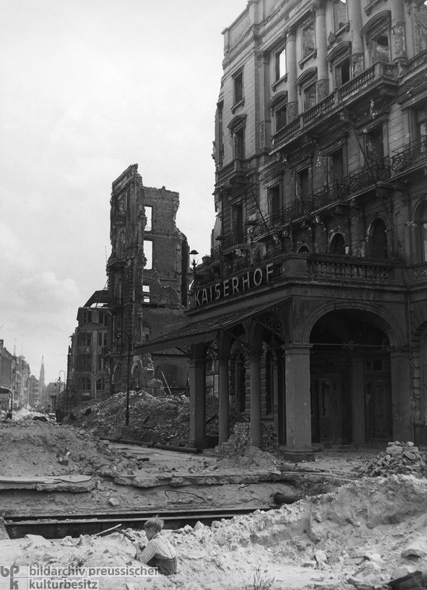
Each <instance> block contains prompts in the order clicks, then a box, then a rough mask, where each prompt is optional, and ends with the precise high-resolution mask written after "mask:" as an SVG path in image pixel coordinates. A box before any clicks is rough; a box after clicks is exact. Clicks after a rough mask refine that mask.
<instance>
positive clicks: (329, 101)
mask: <svg viewBox="0 0 427 590" xmlns="http://www.w3.org/2000/svg"><path fill="white" fill-rule="evenodd" d="M334 99H335V95H334V94H330V95H329V96H327V97H326V98H325V99H324V100H322V101H321V102H319V103H318V104H316V105H314V107H312V108H311V109H309V110H308V111H306V112H305V113H303V114H302V120H303V124H304V126H306V125H308V124H309V123H310V122H311V121H312V120H313V119H315V118H316V117H318V116H319V115H323V114H324V113H325V112H327V111H330V110H331V109H332V108H333V107H334V105H335V100H334Z"/></svg>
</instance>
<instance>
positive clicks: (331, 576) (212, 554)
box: [2, 475, 427, 590]
mask: <svg viewBox="0 0 427 590" xmlns="http://www.w3.org/2000/svg"><path fill="white" fill-rule="evenodd" d="M426 509H427V481H426V480H422V479H418V478H415V477H413V476H401V475H400V476H391V477H389V478H375V479H372V478H363V479H361V480H359V481H356V482H353V483H350V484H348V485H345V486H342V487H341V488H340V489H338V490H336V491H334V492H332V493H330V494H326V495H322V496H320V495H319V496H316V497H311V498H307V499H305V500H301V501H300V502H297V503H296V504H293V505H291V506H283V507H282V508H280V509H278V510H271V511H269V512H263V511H257V512H255V513H254V514H252V515H245V516H238V517H235V518H233V519H231V520H222V521H221V522H219V521H215V522H213V523H212V525H211V526H205V525H203V524H202V523H200V522H199V523H197V524H196V525H195V526H194V527H191V526H189V525H187V526H185V527H184V528H182V529H179V530H176V531H165V534H167V535H168V536H169V538H170V539H171V542H172V543H173V544H174V545H175V546H176V548H177V553H178V559H179V571H178V573H177V574H176V575H175V576H172V577H171V578H166V577H163V576H159V578H157V579H155V580H153V579H151V580H144V581H143V580H141V579H135V578H133V579H132V578H121V579H120V580H118V579H117V578H115V579H111V578H110V579H108V578H101V580H100V588H102V589H104V590H110V589H111V590H113V589H114V590H115V589H116V588H117V587H118V586H119V585H120V587H122V586H123V587H125V584H124V582H125V581H126V582H128V584H127V587H128V588H142V587H144V588H146V587H147V588H148V587H150V588H153V589H154V588H157V590H166V589H171V588H188V589H190V590H242V589H248V588H270V589H272V590H273V589H275V590H279V589H280V590H282V589H283V588H287V590H300V589H303V588H319V589H320V588H322V589H328V590H338V589H340V590H350V589H353V590H354V589H355V588H356V589H358V590H372V589H373V588H378V589H380V588H385V587H386V584H387V582H389V581H391V580H394V579H396V578H399V577H401V576H404V575H407V574H409V573H413V572H415V571H426V570H427V543H426V541H425V538H426V534H427V517H426ZM127 532H131V533H132V534H133V535H135V537H137V538H138V539H141V540H144V533H142V532H140V531H129V530H128V531H127ZM2 543H3V545H2V550H3V554H2V556H3V557H4V561H5V563H8V564H9V563H10V564H11V563H16V564H18V565H29V564H35V563H37V564H38V565H39V566H43V565H45V564H47V563H49V564H50V565H51V566H57V567H61V566H63V567H65V566H67V565H69V564H70V563H78V564H79V566H80V567H90V566H91V565H94V564H95V565H96V566H98V567H99V566H109V567H112V566H124V565H125V564H127V565H137V562H136V561H135V560H134V557H135V549H134V546H133V544H132V543H131V542H130V541H129V540H128V539H127V538H126V537H124V536H123V535H121V534H119V533H113V534H111V535H109V536H107V537H102V538H100V537H88V536H82V537H80V538H79V539H71V538H70V537H66V538H64V539H61V540H58V541H46V540H45V539H42V538H40V537H36V536H33V535H31V536H29V537H28V538H26V539H22V540H17V541H4V542H2ZM255 582H256V583H257V584H258V585H255Z"/></svg>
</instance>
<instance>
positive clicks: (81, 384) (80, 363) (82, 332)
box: [64, 290, 110, 408]
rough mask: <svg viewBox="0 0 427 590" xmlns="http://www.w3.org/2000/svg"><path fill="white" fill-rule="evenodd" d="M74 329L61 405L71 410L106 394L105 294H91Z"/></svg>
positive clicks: (107, 392) (106, 319)
mask: <svg viewBox="0 0 427 590" xmlns="http://www.w3.org/2000/svg"><path fill="white" fill-rule="evenodd" d="M77 322H78V326H77V328H76V330H75V331H74V334H73V335H72V337H71V346H70V350H69V355H68V359H69V360H68V363H69V366H68V379H67V391H66V392H65V397H64V404H65V405H67V407H68V408H71V407H73V406H75V405H77V404H79V403H81V402H82V401H86V400H89V399H104V398H105V397H107V396H108V395H109V393H110V387H109V384H110V378H109V371H108V365H107V363H106V360H105V355H106V354H107V348H108V345H109V337H108V325H109V314H108V291H107V290H100V291H95V292H94V293H93V295H92V296H91V297H90V299H89V300H88V301H87V302H86V303H85V305H84V306H83V307H79V310H78V313H77Z"/></svg>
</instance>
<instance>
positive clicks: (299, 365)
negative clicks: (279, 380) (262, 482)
mask: <svg viewBox="0 0 427 590" xmlns="http://www.w3.org/2000/svg"><path fill="white" fill-rule="evenodd" d="M310 348H311V346H310V345H309V344H300V345H298V344H293V345H291V346H289V347H288V348H286V350H285V379H286V447H287V450H292V451H304V450H311V402H310Z"/></svg>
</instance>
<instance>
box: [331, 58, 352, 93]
mask: <svg viewBox="0 0 427 590" xmlns="http://www.w3.org/2000/svg"><path fill="white" fill-rule="evenodd" d="M334 73H335V87H336V88H339V87H340V86H342V85H343V84H345V83H346V82H349V81H350V78H351V60H350V55H347V56H346V57H345V58H344V59H343V60H342V61H340V62H339V63H337V64H336V65H335V67H334Z"/></svg>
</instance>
